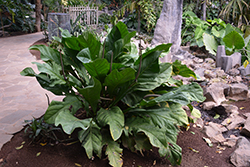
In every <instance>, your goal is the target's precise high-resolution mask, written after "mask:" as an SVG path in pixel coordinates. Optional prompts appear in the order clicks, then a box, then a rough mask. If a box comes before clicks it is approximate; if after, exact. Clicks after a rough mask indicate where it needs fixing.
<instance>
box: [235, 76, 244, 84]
mask: <svg viewBox="0 0 250 167" xmlns="http://www.w3.org/2000/svg"><path fill="white" fill-rule="evenodd" d="M242 81H243V80H242V78H241V76H236V77H235V82H236V83H241V82H242Z"/></svg>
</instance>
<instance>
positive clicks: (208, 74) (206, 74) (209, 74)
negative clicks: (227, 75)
mask: <svg viewBox="0 0 250 167" xmlns="http://www.w3.org/2000/svg"><path fill="white" fill-rule="evenodd" d="M204 77H206V78H208V79H212V78H216V73H214V72H213V71H211V70H205V71H204Z"/></svg>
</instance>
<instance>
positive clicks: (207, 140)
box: [203, 137, 213, 147]
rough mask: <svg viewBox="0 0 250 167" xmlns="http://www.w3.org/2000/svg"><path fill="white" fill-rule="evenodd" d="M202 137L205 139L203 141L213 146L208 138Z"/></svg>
mask: <svg viewBox="0 0 250 167" xmlns="http://www.w3.org/2000/svg"><path fill="white" fill-rule="evenodd" d="M203 139H204V140H205V142H206V143H207V145H208V146H209V147H213V143H212V142H211V140H210V139H209V138H206V137H203Z"/></svg>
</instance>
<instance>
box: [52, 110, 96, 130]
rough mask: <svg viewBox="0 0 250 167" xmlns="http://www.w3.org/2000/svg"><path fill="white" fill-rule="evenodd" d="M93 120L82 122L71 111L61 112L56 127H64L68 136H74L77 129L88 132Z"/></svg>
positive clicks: (56, 120)
mask: <svg viewBox="0 0 250 167" xmlns="http://www.w3.org/2000/svg"><path fill="white" fill-rule="evenodd" d="M91 120H92V118H89V119H84V120H80V119H78V118H76V117H75V116H74V115H72V113H71V112H70V111H69V110H64V111H62V112H60V113H59V114H58V115H57V117H56V119H55V125H56V126H58V125H60V124H61V125H62V128H63V131H64V132H65V133H67V134H69V135H70V134H72V133H73V131H74V130H75V129H76V128H82V129H83V130H86V129H87V128H88V127H89V125H90V122H91Z"/></svg>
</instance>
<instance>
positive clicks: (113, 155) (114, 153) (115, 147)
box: [103, 133, 123, 167]
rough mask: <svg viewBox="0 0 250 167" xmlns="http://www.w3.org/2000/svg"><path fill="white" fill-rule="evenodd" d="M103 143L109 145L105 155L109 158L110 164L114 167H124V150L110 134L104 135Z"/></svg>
mask: <svg viewBox="0 0 250 167" xmlns="http://www.w3.org/2000/svg"><path fill="white" fill-rule="evenodd" d="M103 143H104V144H106V145H107V148H106V152H105V154H106V155H107V156H108V159H109V164H110V165H111V166H113V167H122V165H123V160H122V158H121V157H122V149H121V148H120V146H119V144H118V143H117V142H115V141H114V140H113V139H112V138H111V137H110V135H109V133H105V134H104V137H103Z"/></svg>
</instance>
